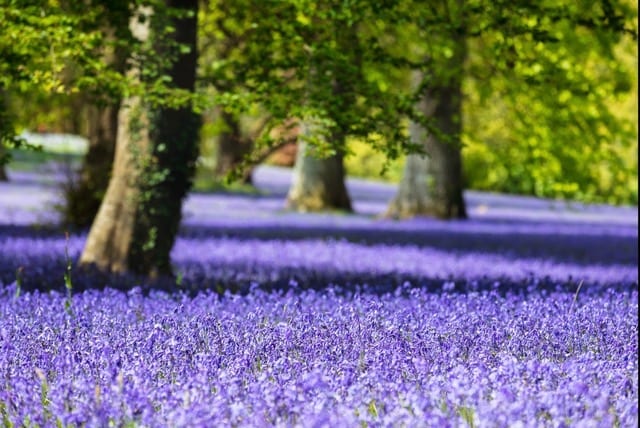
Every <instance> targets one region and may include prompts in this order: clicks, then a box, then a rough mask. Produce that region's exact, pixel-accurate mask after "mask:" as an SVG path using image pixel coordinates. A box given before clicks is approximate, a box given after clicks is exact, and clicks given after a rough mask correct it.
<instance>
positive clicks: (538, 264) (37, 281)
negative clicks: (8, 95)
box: [0, 165, 638, 289]
mask: <svg viewBox="0 0 640 428" xmlns="http://www.w3.org/2000/svg"><path fill="white" fill-rule="evenodd" d="M9 174H10V178H11V181H10V182H9V183H4V184H3V183H0V260H2V261H1V262H0V281H2V282H5V283H8V282H11V281H14V280H15V279H16V269H17V268H19V267H20V266H23V267H24V269H23V276H24V278H23V279H24V283H25V285H28V284H33V285H34V286H38V287H42V286H43V285H44V286H45V287H54V288H55V287H56V284H60V283H61V281H60V278H61V275H62V272H63V271H64V268H65V266H66V261H65V258H64V250H65V246H67V247H68V248H67V249H68V250H69V255H70V258H71V260H72V261H73V260H74V259H75V258H76V257H77V256H78V255H79V252H80V251H81V248H82V245H83V243H84V238H85V234H84V233H78V234H74V235H73V236H72V237H71V239H70V241H69V242H68V244H65V241H64V238H63V236H64V235H63V233H62V231H61V230H60V229H59V228H57V227H56V224H57V221H58V215H57V213H56V211H55V210H54V209H53V206H54V205H55V204H56V203H58V202H59V199H58V198H59V195H60V194H61V192H60V191H59V187H60V183H61V182H62V181H63V180H64V178H65V176H66V174H65V172H64V168H60V167H59V166H55V165H54V166H50V167H47V168H42V169H41V170H40V171H37V172H18V171H13V170H10V171H9ZM290 180H291V174H290V171H289V170H286V169H282V168H274V167H261V168H258V170H257V171H256V173H255V176H254V181H255V183H256V186H257V187H258V189H259V190H260V194H259V195H242V194H231V193H226V194H225V193H218V194H204V193H193V194H191V195H190V196H189V198H188V200H187V201H186V203H185V206H184V220H183V225H182V230H181V234H180V237H179V239H178V242H177V244H176V248H175V249H174V252H173V260H174V261H175V264H176V271H177V272H178V273H179V275H180V280H181V283H182V285H183V286H188V287H203V286H205V287H209V288H229V287H230V288H234V289H245V288H246V287H248V286H250V284H251V283H252V282H257V283H260V284H261V285H271V286H287V285H288V284H289V283H290V282H291V281H292V280H295V281H297V282H298V283H301V284H302V285H303V286H305V287H321V286H324V285H326V284H328V283H338V284H363V283H366V284H375V285H376V286H379V287H382V288H383V289H388V288H390V287H394V286H397V285H400V284H402V283H403V282H405V281H410V282H411V283H413V284H419V285H422V286H428V287H430V288H436V289H439V288H440V289H441V288H442V287H445V286H446V287H449V288H451V287H454V288H460V289H467V288H469V287H471V288H474V287H475V288H478V287H493V286H497V287H512V286H513V285H514V284H516V285H517V286H519V287H520V286H524V288H526V287H531V286H532V284H533V285H535V286H539V285H540V284H542V285H545V286H547V287H551V288H553V287H558V286H563V287H569V288H571V289H576V287H577V285H578V284H579V283H580V282H586V283H588V284H599V285H605V286H607V287H611V286H616V287H620V286H622V287H632V288H637V279H638V275H637V265H638V250H637V244H638V211H637V208H636V207H610V206H606V205H584V204H575V203H565V202H559V201H549V200H543V199H537V198H530V197H521V196H507V195H498V194H490V193H483V192H466V194H465V198H466V201H467V203H468V208H469V214H470V220H468V221H453V222H443V221H438V220H431V219H414V220H407V221H393V220H383V219H379V218H378V215H379V214H380V213H381V212H383V211H384V210H385V208H386V204H387V202H388V201H389V200H390V199H391V198H392V197H393V194H394V186H392V185H388V184H384V183H377V182H369V181H364V180H357V179H354V180H349V182H348V188H349V192H350V194H351V197H352V198H353V201H354V208H355V214H353V215H346V214H342V213H330V214H304V215H302V214H296V213H291V212H287V211H285V210H284V209H283V207H284V199H285V196H286V192H287V190H288V187H289V184H290ZM38 227H39V229H38ZM92 281H93V282H94V283H95V282H98V283H101V284H103V285H106V284H110V283H113V280H112V279H108V278H100V279H95V278H94V279H92ZM80 283H81V281H80ZM452 284H453V285H452ZM495 284H497V285H495ZM174 285H175V284H174Z"/></svg>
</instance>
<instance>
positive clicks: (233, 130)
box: [214, 109, 253, 184]
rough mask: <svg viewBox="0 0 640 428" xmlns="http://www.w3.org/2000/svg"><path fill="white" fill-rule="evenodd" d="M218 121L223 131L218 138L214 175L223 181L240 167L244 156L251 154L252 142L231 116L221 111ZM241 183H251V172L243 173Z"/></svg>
mask: <svg viewBox="0 0 640 428" xmlns="http://www.w3.org/2000/svg"><path fill="white" fill-rule="evenodd" d="M220 119H221V120H222V122H223V125H224V130H223V131H222V132H221V133H220V135H219V136H218V144H217V146H218V147H217V153H216V165H215V169H214V174H215V177H216V179H218V180H223V179H224V178H225V177H226V176H227V174H228V173H229V172H231V171H232V170H233V169H234V168H235V167H237V166H238V165H240V163H241V162H242V161H243V160H244V158H245V156H246V155H248V154H249V153H251V150H252V149H253V141H251V139H250V138H249V137H247V136H244V135H243V133H242V130H241V128H240V123H239V122H238V119H237V118H236V117H234V116H233V115H232V114H230V113H228V112H225V111H224V110H222V109H221V111H220ZM243 181H244V182H245V183H246V184H250V183H251V170H250V168H249V170H248V171H245V174H243Z"/></svg>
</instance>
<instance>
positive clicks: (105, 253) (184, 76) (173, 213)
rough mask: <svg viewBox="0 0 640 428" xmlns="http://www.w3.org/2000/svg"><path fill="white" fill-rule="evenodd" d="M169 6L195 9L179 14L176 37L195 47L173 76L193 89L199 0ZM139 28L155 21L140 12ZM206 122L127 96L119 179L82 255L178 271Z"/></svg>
mask: <svg viewBox="0 0 640 428" xmlns="http://www.w3.org/2000/svg"><path fill="white" fill-rule="evenodd" d="M167 5H168V6H169V7H174V8H178V9H182V10H184V11H191V12H192V14H191V16H186V15H185V16H182V17H180V18H176V17H174V18H172V20H173V22H172V25H173V27H174V28H175V32H173V33H172V35H171V37H172V38H173V39H174V40H175V41H176V42H178V43H181V44H183V45H187V46H189V47H190V51H189V52H188V53H181V55H180V56H179V57H178V60H177V61H175V62H174V64H173V65H172V66H171V67H170V68H169V70H168V72H167V74H168V75H169V76H171V78H172V82H173V83H174V85H175V86H176V87H178V88H182V89H186V90H188V91H193V90H194V86H195V71H196V62H197V49H196V24H197V21H196V19H197V6H198V1H197V0H182V1H179V0H169V1H167ZM147 12H148V10H147ZM154 19H155V17H152V19H151V22H152V23H153V20H154ZM131 27H132V31H133V33H134V35H135V36H136V37H137V38H139V39H141V40H145V39H146V37H148V36H149V32H150V31H152V27H150V25H149V20H144V22H140V20H139V19H138V17H137V16H134V17H133V18H132V20H131ZM162 49H163V47H162V46H160V47H159V48H158V50H159V52H160V53H162ZM132 72H133V73H135V72H136V70H132ZM199 127H200V118H199V117H198V116H197V115H195V114H194V113H193V112H192V110H191V109H190V108H189V107H184V108H177V109H174V108H150V107H149V106H148V105H146V104H145V103H144V102H143V101H142V100H141V99H140V98H129V99H126V100H124V102H123V106H122V107H121V109H120V112H119V116H118V134H117V143H116V153H115V162H114V167H113V171H112V174H111V179H110V180H109V186H108V188H107V192H106V195H105V197H104V200H103V201H102V204H101V206H100V209H99V211H98V214H97V216H96V219H95V220H94V222H93V225H92V227H91V230H90V232H89V236H88V238H87V243H86V245H85V248H84V251H83V253H82V255H81V258H80V262H81V264H82V265H84V266H88V265H92V266H95V267H97V268H99V269H100V270H103V271H110V272H133V273H136V274H142V275H146V276H149V277H157V276H165V275H171V274H172V271H171V263H170V257H169V254H170V251H171V248H172V247H173V244H174V241H175V238H176V234H177V231H178V226H179V224H180V220H181V209H182V200H183V199H184V197H185V196H186V194H187V192H188V190H189V189H190V186H191V183H192V178H193V172H194V169H195V162H196V159H197V154H198V132H199Z"/></svg>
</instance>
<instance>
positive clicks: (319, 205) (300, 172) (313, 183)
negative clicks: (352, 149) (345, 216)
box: [287, 124, 352, 212]
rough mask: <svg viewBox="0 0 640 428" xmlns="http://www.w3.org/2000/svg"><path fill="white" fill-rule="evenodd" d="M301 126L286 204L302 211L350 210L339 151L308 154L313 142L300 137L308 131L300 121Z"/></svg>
mask: <svg viewBox="0 0 640 428" xmlns="http://www.w3.org/2000/svg"><path fill="white" fill-rule="evenodd" d="M302 128H303V133H302V138H303V139H302V140H301V141H300V142H298V150H297V154H296V161H295V165H294V170H293V182H292V184H291V188H290V189H289V193H288V195H287V207H288V208H291V209H294V210H296V211H303V212H306V211H322V210H327V209H338V210H344V211H351V210H352V206H351V199H350V198H349V193H348V191H347V187H346V185H345V178H346V173H345V169H344V164H343V155H342V153H336V154H334V155H331V156H329V157H320V156H318V155H313V154H310V153H309V151H311V150H313V146H310V145H309V143H307V142H306V141H304V137H307V136H309V135H312V134H311V132H310V131H309V130H308V129H306V128H307V127H306V126H305V125H304V124H303V125H302Z"/></svg>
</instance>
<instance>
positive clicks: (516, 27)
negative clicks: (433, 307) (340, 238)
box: [0, 0, 638, 274]
mask: <svg viewBox="0 0 640 428" xmlns="http://www.w3.org/2000/svg"><path fill="white" fill-rule="evenodd" d="M187 3H189V4H188V7H187V9H188V10H189V11H190V12H189V13H188V14H196V13H197V14H198V24H197V27H196V26H195V21H189V22H191V24H189V25H193V28H194V29H195V30H197V38H198V45H199V48H198V50H197V51H196V50H195V43H196V41H195V40H183V39H181V38H180V37H181V36H180V34H182V33H180V31H181V30H180V29H179V23H180V22H182V21H180V20H181V19H187V17H186V15H184V16H183V15H181V13H182V12H184V10H183V11H182V12H181V9H183V7H184V6H186V5H187ZM140 8H148V9H149V10H151V11H154V12H153V14H151V15H149V17H142V18H140V17H139V16H136V17H134V21H135V20H137V21H136V22H137V24H139V25H143V26H144V25H151V24H149V23H145V20H146V19H152V18H151V17H153V19H152V21H153V22H154V23H153V25H155V27H153V28H149V32H150V34H151V35H152V36H151V38H150V39H149V40H145V39H140V38H135V37H133V36H132V34H131V31H130V29H131V28H132V27H131V25H133V26H135V25H137V24H136V22H133V21H132V20H131V18H132V16H133V15H134V13H137V11H140V10H141V9H140ZM196 9H197V11H196ZM188 14H187V15H188ZM189 19H195V17H191V18H189ZM130 24H131V25H130ZM636 32H637V5H636V4H635V3H632V2H630V1H627V0H623V1H609V0H602V1H597V2H593V1H587V0H580V1H573V2H568V1H567V2H564V1H563V2H546V1H543V2H536V3H535V4H531V3H530V2H526V1H515V2H514V1H509V2H507V1H504V2H503V1H498V2H495V1H492V2H489V1H483V0H467V1H463V0H450V1H441V2H435V3H434V2H423V1H418V0H397V1H380V2H370V1H364V0H353V1H349V2H344V1H337V0H335V1H334V0H330V1H326V2H317V1H311V0H286V1H278V2H272V1H254V0H237V1H231V0H209V1H199V2H195V0H194V1H192V2H187V1H160V0H144V1H130V0H119V1H117V2H105V1H100V0H90V1H87V2H83V3H78V2H72V1H56V2H52V1H49V0H33V1H26V0H25V1H11V2H7V1H3V2H2V3H0V57H1V58H2V61H0V93H1V94H2V95H3V100H2V101H3V104H2V106H1V107H2V109H1V110H0V139H1V140H2V145H1V146H0V147H2V148H1V149H0V157H1V158H2V159H3V160H7V159H8V158H9V157H10V156H11V155H15V154H17V153H19V150H20V149H19V146H21V145H24V144H25V142H24V141H23V140H21V139H20V138H19V134H20V132H21V131H22V130H36V131H42V130H50V131H56V132H65V133H74V134H81V135H84V136H85V137H86V138H87V139H88V141H89V144H88V151H87V153H86V155H85V156H84V158H83V160H82V161H81V162H80V164H79V165H78V174H77V177H76V179H75V181H73V182H72V183H71V185H68V186H67V188H66V200H67V203H66V206H65V207H64V217H65V220H66V222H67V223H69V224H73V225H76V226H78V227H87V226H88V225H90V224H91V223H92V222H93V220H94V218H95V216H96V214H97V213H98V211H99V210H98V208H99V206H100V203H101V202H102V205H103V206H105V203H104V201H103V198H104V195H105V194H108V191H107V185H108V183H109V180H111V182H112V183H113V182H114V180H120V179H121V177H120V178H114V177H116V176H119V174H120V173H119V172H118V171H119V170H120V169H123V168H124V169H126V168H128V166H123V163H126V162H125V160H122V159H125V158H130V160H131V159H133V160H131V162H133V163H137V164H138V165H137V168H139V172H140V171H144V174H143V175H145V176H146V177H147V178H148V179H147V180H146V181H145V180H142V181H139V180H138V181H136V180H133V184H130V185H131V186H133V187H132V189H131V190H134V193H136V194H137V195H138V196H136V197H135V198H137V199H138V202H137V203H136V204H137V205H136V204H134V206H133V208H131V209H132V210H133V211H136V212H137V213H138V214H135V215H134V214H132V217H131V218H134V220H132V221H133V223H135V224H137V226H136V227H135V228H134V227H133V226H132V227H131V228H128V229H127V228H124V229H127V230H129V232H125V233H124V235H126V236H128V238H126V239H134V238H133V237H134V236H135V239H136V240H138V241H140V242H142V243H145V245H146V247H145V248H142V247H140V248H138V249H137V250H135V251H134V250H131V251H133V253H136V252H137V254H138V255H141V256H140V257H142V258H139V259H136V260H138V261H136V262H135V263H134V262H132V261H131V260H133V259H128V260H129V261H126V262H122V263H123V264H122V263H121V264H122V266H123V267H122V268H121V270H128V269H130V268H131V267H132V266H134V265H135V266H140V270H139V271H140V272H141V273H146V274H148V273H151V272H156V271H157V272H159V273H167V272H169V271H170V266H169V261H168V251H169V249H170V246H171V244H172V242H173V238H172V237H169V239H168V240H166V242H164V243H160V242H159V241H158V240H157V235H158V230H159V229H158V227H161V228H162V229H163V230H165V229H166V230H167V231H168V232H169V233H168V235H174V234H175V230H177V224H178V222H179V218H180V209H179V208H180V201H181V199H182V198H183V197H184V195H185V194H186V192H187V191H188V190H189V189H190V188H191V183H192V180H194V179H195V182H196V183H197V184H198V188H199V189H206V188H207V186H208V184H207V183H209V185H214V186H218V183H219V182H220V181H221V180H223V179H224V178H225V177H230V178H236V179H238V178H240V179H241V180H242V181H244V182H246V183H250V181H251V169H252V168H253V167H254V166H255V165H256V164H258V163H260V162H263V161H264V160H265V159H269V156H270V155H272V154H273V153H274V152H275V151H277V150H280V149H282V148H283V147H288V148H290V147H291V144H292V143H294V142H295V143H297V147H298V151H297V155H295V153H293V154H291V152H288V153H290V154H288V155H286V156H288V157H289V162H293V159H294V157H293V155H295V162H296V167H295V169H294V172H293V176H294V179H293V183H292V187H291V190H290V192H289V197H288V206H289V207H290V208H291V209H298V210H302V211H307V210H324V209H342V210H350V209H351V203H350V201H349V196H348V193H347V189H346V186H345V184H344V181H345V176H346V174H347V173H351V174H356V175H365V176H369V177H375V178H380V177H381V176H383V177H387V179H389V180H392V181H395V182H398V183H399V187H398V194H397V196H396V198H394V200H392V201H390V204H389V210H388V213H387V214H388V215H391V216H394V217H408V216H413V215H431V216H436V217H441V218H462V217H464V216H465V212H466V210H465V207H464V198H463V196H462V195H463V190H464V189H482V190H490V191H499V192H509V193H519V194H526V195H535V196H544V197H552V198H566V199H573V200H581V201H596V202H610V203H627V204H628V203H631V204H637V193H638V192H637V44H636ZM176 37H177V38H176ZM196 55H197V58H196ZM196 60H197V62H198V65H197V75H196V79H195V80H194V81H191V80H190V79H191V78H189V79H187V80H189V81H188V82H187V81H186V80H185V81H181V79H182V78H180V77H179V75H180V74H181V69H183V68H184V69H189V70H190V69H191V68H190V67H192V65H190V64H194V65H195V61H196ZM194 72H195V71H194ZM135 100H138V101H135ZM122 103H124V104H122ZM135 105H139V108H138V107H136V108H135V109H139V110H140V111H141V113H136V114H135V115H133V116H132V114H133V113H132V110H131V109H132V108H133V107H132V106H135ZM123 107H124V109H123ZM118 111H119V112H120V113H119V115H120V118H119V119H118ZM127 115H128V116H127ZM196 116H197V117H199V119H196ZM123 123H126V127H127V128H126V129H124V130H123V129H120V130H118V128H119V126H120V127H121V126H122V124H123ZM200 123H202V126H200V125H199V124H200ZM196 128H198V129H197V130H196ZM134 131H135V132H134ZM132 132H133V134H136V133H137V134H136V135H137V137H136V138H138V137H140V141H147V144H146V145H145V144H142V143H141V144H140V145H136V144H130V147H131V148H130V149H127V155H126V156H124V157H122V159H121V160H116V163H115V164H114V165H113V167H112V163H113V159H114V156H115V158H116V159H119V158H118V155H117V154H115V153H116V152H117V150H116V144H120V143H117V141H120V140H123V141H125V140H127V138H128V139H129V140H132V138H131V137H132V135H133V134H132ZM198 134H199V135H200V136H201V137H200V140H199V143H198V144H195V143H193V139H194V138H196V137H197V136H198ZM133 139H135V138H133ZM130 142H131V141H130ZM122 144H125V143H122ZM125 145H126V144H125ZM196 146H198V147H196ZM144 147H146V148H147V149H148V151H146V152H145V153H144V156H143V155H141V154H140V153H138V152H137V151H139V150H142V151H143V152H144V150H143V149H144ZM133 153H137V154H136V156H134V157H135V159H134V158H132V157H131V156H133ZM198 153H199V155H198ZM196 158H197V159H198V163H197V168H196V163H195V160H196ZM144 159H146V160H144ZM127 162H129V161H127ZM285 163H286V162H285ZM2 171H4V170H2ZM2 171H0V172H2ZM122 174H123V176H126V175H128V174H129V172H123V173H122ZM136 174H138V173H134V174H133V176H136ZM194 174H195V177H194V176H193V175H194ZM0 177H2V174H1V173H0ZM149 177H150V178H149ZM9 178H10V174H9ZM209 187H211V186H209ZM135 198H134V199H135ZM107 199H109V197H107ZM120 199H121V198H120V197H119V196H118V197H116V196H113V195H112V197H111V199H110V200H111V203H112V205H113V203H115V202H119V201H120ZM106 205H108V204H106ZM143 214H144V215H143ZM105 215H106V214H105ZM136 215H138V216H139V217H137V218H136ZM163 216H164V217H163ZM111 217H112V219H111V220H109V221H108V222H107V223H108V224H106V223H105V222H104V221H103V220H101V221H97V222H98V223H102V226H100V227H98V226H96V223H94V227H93V228H92V234H93V231H94V230H102V231H103V232H102V234H103V235H104V236H107V235H109V233H106V232H104V231H105V230H110V228H111V229H113V227H115V226H116V225H117V222H115V221H114V220H113V215H112V216H111ZM143 217H144V218H143ZM160 225H162V226H160ZM118 228H120V226H118ZM136 228H137V229H136ZM124 229H123V230H124ZM134 229H136V230H137V232H134ZM96 233H97V232H96ZM111 235H113V234H111ZM100 239H101V240H102V242H103V243H102V244H100V245H98V247H99V246H102V247H103V249H102V250H101V251H102V255H101V256H96V257H93V256H92V257H89V256H86V257H84V260H88V261H91V260H93V261H98V259H103V260H106V259H108V258H109V257H111V256H107V255H105V254H106V253H105V252H104V251H105V249H106V248H107V247H106V245H107V244H106V243H105V242H106V241H105V240H106V239H107V238H105V237H103V238H100ZM123 239H124V238H123ZM126 239H124V241H126ZM89 241H90V242H94V241H93V238H92V235H91V234H90V240H89ZM124 241H123V242H124ZM92 245H93V244H91V245H89V246H92ZM96 245H97V244H96ZM153 248H157V249H158V250H157V251H155V250H153ZM109 251H111V250H109ZM114 251H115V250H114ZM123 251H124V253H127V254H129V253H130V250H126V251H125V250H123ZM154 251H155V252H154ZM96 254H97V253H96ZM126 257H128V256H126ZM126 257H125V258H126ZM141 260H142V261H141ZM118 263H120V262H118ZM104 265H105V266H111V268H113V266H115V265H117V263H111V262H108V263H106V262H105V263H104ZM142 266H143V267H142ZM118 269H120V268H118ZM116 270H117V269H116Z"/></svg>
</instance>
